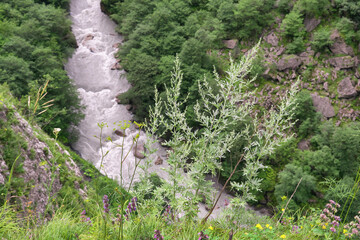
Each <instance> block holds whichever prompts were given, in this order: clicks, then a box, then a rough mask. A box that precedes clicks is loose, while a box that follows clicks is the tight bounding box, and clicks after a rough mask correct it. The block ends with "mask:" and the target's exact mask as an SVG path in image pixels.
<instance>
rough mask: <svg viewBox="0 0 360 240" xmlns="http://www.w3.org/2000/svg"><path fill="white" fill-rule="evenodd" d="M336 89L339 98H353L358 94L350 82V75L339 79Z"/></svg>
mask: <svg viewBox="0 0 360 240" xmlns="http://www.w3.org/2000/svg"><path fill="white" fill-rule="evenodd" d="M337 91H338V93H339V98H353V97H355V96H356V95H357V94H358V93H357V91H356V88H355V87H354V86H353V85H352V83H351V79H350V77H346V78H344V79H343V80H341V82H340V83H339V85H338V88H337Z"/></svg>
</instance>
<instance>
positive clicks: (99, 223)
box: [0, 199, 348, 240]
mask: <svg viewBox="0 0 360 240" xmlns="http://www.w3.org/2000/svg"><path fill="white" fill-rule="evenodd" d="M110 200H111V199H110ZM285 200H286V199H285ZM285 200H284V202H285ZM90 201H91V200H90ZM100 205H101V204H100ZM100 205H98V206H97V207H95V208H94V207H93V209H91V210H92V212H93V213H91V214H89V215H87V214H86V215H81V214H80V213H79V209H73V210H69V209H67V208H63V207H60V208H59V209H58V210H57V211H56V213H55V214H54V215H53V217H52V219H51V220H50V221H48V222H46V223H43V224H41V225H36V224H32V225H30V226H29V225H28V224H26V221H25V220H20V219H17V218H16V214H17V213H16V212H14V211H12V208H11V207H7V208H6V209H5V210H4V211H3V212H2V213H1V215H0V237H1V239H14V240H17V239H19V240H20V239H21V240H22V239H37V240H48V239H56V240H60V239H84V240H85V239H86V240H92V239H94V240H95V239H120V235H119V229H120V228H119V221H118V220H117V219H118V216H119V215H116V213H118V210H117V209H116V207H112V208H111V209H110V212H109V213H104V212H103V208H102V206H100ZM85 210H87V209H85ZM89 210H90V209H89ZM124 213H125V212H124ZM124 213H123V214H124ZM320 213H321V210H319V209H317V210H316V209H310V210H306V211H304V210H298V211H296V212H289V213H285V214H284V216H283V217H282V221H281V222H280V223H279V224H277V220H278V219H279V216H280V213H278V214H276V215H275V216H273V217H268V216H259V215H257V214H255V213H254V212H252V211H249V210H245V209H231V208H230V206H229V207H228V208H227V209H225V211H224V212H223V215H222V216H220V217H218V218H217V219H216V220H210V221H208V222H207V223H206V224H201V222H200V220H199V219H185V218H180V219H176V220H173V219H172V218H171V217H170V215H166V214H164V211H163V209H162V207H161V206H159V205H158V204H157V203H156V201H155V200H153V199H149V200H143V201H140V202H138V203H137V209H136V211H133V212H132V213H131V214H130V215H129V219H128V220H125V218H123V219H124V221H123V225H124V232H123V239H144V240H146V239H149V240H150V239H155V238H154V231H155V230H159V231H160V233H161V235H162V236H163V237H164V240H169V239H179V240H189V239H194V240H195V239H199V233H201V232H202V233H203V234H204V235H203V236H205V235H207V236H208V237H209V238H202V239H212V240H220V239H224V240H228V239H231V236H232V239H249V240H255V239H259V240H261V239H294V240H297V239H299V240H300V239H348V237H346V234H347V232H346V233H344V231H343V229H342V225H340V226H339V227H337V232H340V234H339V235H337V234H336V233H333V232H332V231H330V227H331V223H324V222H322V221H321V218H320ZM121 215H122V214H121ZM87 217H89V218H90V220H86V218H87ZM35 222H36V221H35ZM105 225H106V228H104V226H105ZM104 231H106V234H105V233H104ZM345 231H346V230H345ZM104 236H106V238H105V237H104Z"/></svg>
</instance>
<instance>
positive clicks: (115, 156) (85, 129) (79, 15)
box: [65, 0, 230, 216]
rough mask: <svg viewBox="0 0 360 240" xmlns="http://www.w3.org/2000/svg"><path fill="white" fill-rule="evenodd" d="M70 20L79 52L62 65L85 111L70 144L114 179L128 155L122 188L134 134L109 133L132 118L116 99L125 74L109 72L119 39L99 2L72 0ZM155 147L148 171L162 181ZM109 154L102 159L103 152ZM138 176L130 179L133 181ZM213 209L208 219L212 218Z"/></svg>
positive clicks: (131, 163)
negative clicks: (75, 135) (106, 125)
mask: <svg viewBox="0 0 360 240" xmlns="http://www.w3.org/2000/svg"><path fill="white" fill-rule="evenodd" d="M70 13H71V20H72V22H73V25H72V31H73V33H74V35H75V37H76V41H77V43H78V48H77V49H76V51H75V53H74V54H73V56H72V57H71V58H70V59H69V61H68V63H67V64H66V66H65V69H66V70H67V72H68V75H69V77H70V78H71V79H73V80H74V82H75V85H76V86H77V88H78V92H79V94H80V97H81V99H82V104H83V105H84V106H85V107H86V110H85V112H84V113H85V119H84V120H83V121H82V122H81V123H80V124H79V126H78V129H79V132H80V136H79V140H78V141H77V142H76V143H75V144H74V145H73V146H72V147H73V148H74V149H75V150H76V151H78V152H79V153H80V154H81V156H82V157H83V158H84V159H86V160H88V161H90V162H92V163H93V164H94V165H95V166H96V167H97V168H98V169H100V166H101V163H102V167H101V171H102V172H103V173H105V174H107V175H108V176H109V177H112V178H114V179H116V180H119V179H120V175H121V174H120V162H121V157H120V156H121V155H122V151H123V156H124V155H126V153H127V152H130V153H129V154H128V157H127V158H126V160H125V161H124V163H123V171H122V177H123V179H124V182H125V185H127V184H128V183H129V182H130V178H131V175H132V172H133V170H134V166H135V161H136V160H135V157H134V155H133V151H132V149H131V145H132V142H133V141H132V140H133V138H134V137H135V136H136V134H137V133H138V130H136V129H135V128H134V127H132V128H129V129H126V135H127V136H126V137H125V141H124V144H123V139H122V138H121V137H119V136H117V135H116V134H114V129H113V128H114V125H113V123H114V122H119V121H124V120H131V119H132V115H131V113H130V112H128V111H127V110H126V107H125V106H124V105H119V104H117V102H116V101H115V99H116V96H117V95H118V94H119V93H122V92H125V91H127V90H128V89H129V88H130V85H129V83H128V82H127V80H126V78H125V76H124V71H122V70H121V71H120V70H116V69H115V70H112V68H113V66H114V64H116V62H117V61H116V59H115V57H114V54H115V53H116V52H117V47H118V44H121V42H122V38H121V36H120V35H118V34H117V33H116V32H115V28H116V24H115V23H114V22H112V21H111V20H110V18H109V17H108V16H106V15H105V14H104V13H102V12H101V9H100V0H72V1H71V5H70ZM101 122H104V123H107V124H108V126H109V127H105V128H104V129H103V133H102V139H103V144H102V146H101V147H100V141H99V139H98V138H96V137H94V136H97V137H99V135H100V128H99V127H98V123H101ZM107 137H111V138H112V139H113V143H111V142H109V141H105V139H106V138H107ZM145 140H146V137H145V134H144V133H143V132H142V133H141V134H140V138H139V142H144V141H145ZM114 143H115V144H118V145H123V148H121V147H116V148H114ZM155 147H158V148H159V151H158V152H157V155H156V156H153V157H154V159H156V158H157V157H161V158H162V159H164V163H163V164H162V165H153V166H152V167H151V168H150V171H152V172H156V173H157V174H158V175H159V176H160V177H162V178H165V179H167V174H166V172H165V171H164V170H162V168H166V167H167V166H168V165H167V164H166V161H165V158H166V151H165V150H164V149H163V148H161V147H160V145H159V144H156V146H155ZM107 151H109V153H108V154H107V155H106V157H105V158H104V159H103V161H102V160H101V159H102V158H101V156H102V153H103V154H105V153H106V152H107ZM136 179H137V176H136V177H135V180H136ZM229 197H230V196H228V195H226V194H224V195H223V196H222V201H220V202H219V204H218V205H222V206H223V204H224V199H225V198H229ZM200 210H201V213H200V216H203V215H205V214H206V210H205V207H204V205H201V206H200ZM219 211H220V210H219V209H216V210H215V211H214V213H213V216H215V215H217V213H218V212H219Z"/></svg>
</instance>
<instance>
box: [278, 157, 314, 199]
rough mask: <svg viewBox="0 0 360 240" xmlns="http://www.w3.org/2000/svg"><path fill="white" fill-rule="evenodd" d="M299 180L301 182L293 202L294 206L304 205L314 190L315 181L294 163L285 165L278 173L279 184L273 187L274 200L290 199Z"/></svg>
mask: <svg viewBox="0 0 360 240" xmlns="http://www.w3.org/2000/svg"><path fill="white" fill-rule="evenodd" d="M301 178H302V181H301V183H300V185H299V187H298V189H297V191H296V193H295V194H294V197H293V200H294V201H295V203H296V204H304V203H306V202H307V200H309V199H310V197H311V196H312V191H314V190H315V189H316V179H315V177H313V176H311V175H310V174H309V173H308V172H306V171H304V170H303V168H302V167H300V166H297V165H295V164H294V163H290V164H288V165H286V166H285V169H284V170H283V171H282V172H280V173H279V183H278V184H277V185H276V186H275V196H276V198H277V199H278V200H280V199H281V197H282V196H287V197H290V195H291V194H292V193H293V192H294V190H295V188H296V186H297V184H298V182H299V181H300V179H301ZM279 202H280V201H279Z"/></svg>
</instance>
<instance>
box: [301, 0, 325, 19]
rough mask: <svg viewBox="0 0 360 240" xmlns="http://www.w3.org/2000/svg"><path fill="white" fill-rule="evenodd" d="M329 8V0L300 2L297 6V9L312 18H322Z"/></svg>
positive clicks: (304, 0) (305, 0)
mask: <svg viewBox="0 0 360 240" xmlns="http://www.w3.org/2000/svg"><path fill="white" fill-rule="evenodd" d="M329 8H330V1H329V0H299V1H297V2H296V5H295V9H297V10H299V11H300V12H302V13H304V14H306V15H310V16H322V15H324V14H326V12H327V11H328V10H329Z"/></svg>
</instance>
